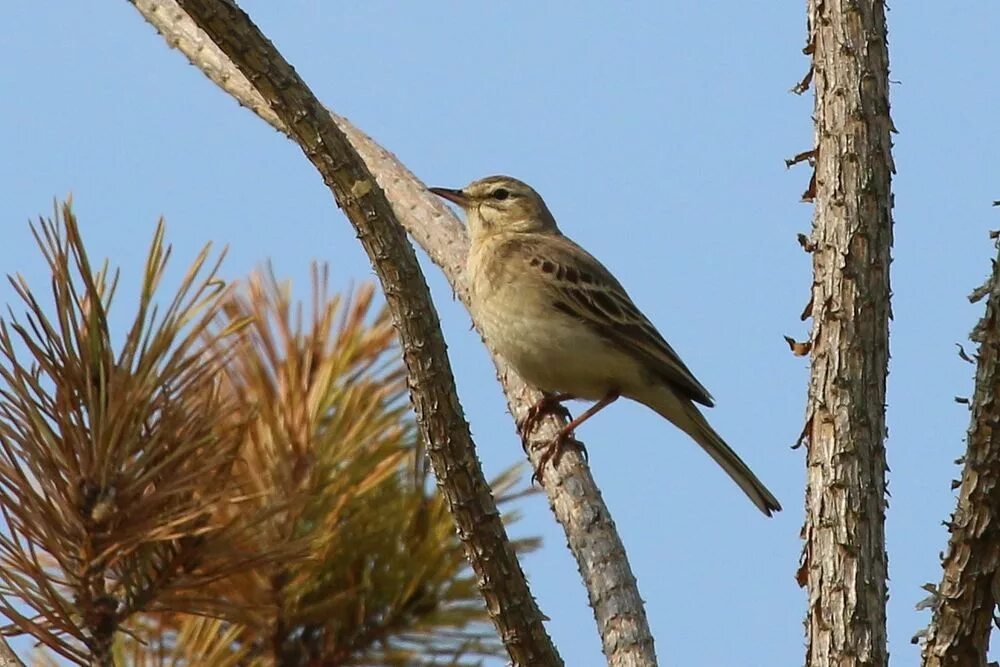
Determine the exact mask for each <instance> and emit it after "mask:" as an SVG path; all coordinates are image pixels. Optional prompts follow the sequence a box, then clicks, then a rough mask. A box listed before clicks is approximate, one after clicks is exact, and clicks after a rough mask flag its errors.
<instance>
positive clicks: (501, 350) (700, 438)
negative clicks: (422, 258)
mask: <svg viewBox="0 0 1000 667" xmlns="http://www.w3.org/2000/svg"><path fill="white" fill-rule="evenodd" d="M429 190H430V191H431V192H433V193H434V194H436V195H438V196H439V197H441V198H443V199H446V200H447V201H450V202H452V203H454V204H456V205H458V206H459V207H460V208H461V209H462V210H463V211H464V212H465V216H466V226H467V230H468V234H469V240H470V248H469V254H468V258H467V260H466V278H467V281H468V286H469V302H470V303H469V310H470V312H471V315H472V319H473V321H474V322H475V323H476V324H477V325H478V327H479V329H480V333H481V334H482V336H483V338H484V340H485V341H486V342H487V344H488V345H490V346H491V347H492V348H493V350H494V351H495V352H496V353H497V354H499V355H500V356H501V357H502V358H503V359H505V360H506V361H507V362H508V363H509V364H510V365H511V366H512V367H513V369H514V370H515V371H516V372H517V373H518V375H520V376H521V377H522V378H523V379H524V380H525V381H526V382H527V383H528V384H530V385H533V386H535V387H536V388H538V389H539V390H541V392H542V394H543V398H542V399H541V400H539V401H538V402H537V403H536V404H535V405H533V406H532V407H531V409H530V410H529V411H528V413H527V417H526V418H525V419H523V420H522V422H521V423H520V424H519V427H520V430H521V437H522V439H523V440H524V442H525V443H527V438H528V435H529V434H530V433H531V429H532V428H533V427H534V426H535V425H536V424H537V421H538V420H539V419H541V418H542V416H544V415H545V414H548V413H553V412H560V413H562V414H564V415H567V414H568V413H567V412H565V407H564V406H563V405H562V404H563V403H564V402H565V401H568V400H573V399H579V400H589V401H595V403H594V404H593V405H591V406H590V407H589V408H587V409H586V410H585V411H584V412H582V413H581V414H580V415H579V416H577V417H576V419H572V420H571V421H570V422H569V423H568V424H566V425H565V426H564V427H563V428H562V429H560V431H559V433H558V434H557V435H556V437H555V438H554V439H553V440H552V442H551V443H549V444H548V446H547V448H546V451H545V452H544V454H543V456H542V457H541V458H540V460H539V462H538V468H537V471H536V478H537V479H539V480H541V472H542V470H543V469H544V467H545V465H546V463H548V462H549V461H552V463H553V465H554V466H558V464H559V457H560V455H561V453H562V450H563V447H565V446H566V445H567V444H568V443H570V442H573V435H574V433H575V430H576V429H577V428H578V427H579V426H580V425H582V424H583V423H584V422H585V421H587V420H588V419H590V418H591V417H593V416H594V415H595V414H597V413H598V412H600V411H601V410H603V409H604V408H606V407H607V406H608V405H610V404H612V403H614V402H615V401H616V400H617V399H618V398H620V397H622V396H624V397H626V398H629V399H632V400H634V401H637V402H639V403H642V404H643V405H646V406H647V407H649V408H651V409H652V410H654V411H655V412H657V413H658V414H659V415H661V416H662V417H664V418H665V419H667V420H668V421H670V422H671V423H673V424H674V425H675V426H676V427H678V428H679V429H680V430H681V431H683V432H684V433H686V434H687V435H688V436H690V437H691V438H692V439H693V440H694V441H695V442H696V443H697V444H699V445H700V446H701V447H702V448H703V449H704V450H705V451H706V452H707V453H708V454H709V456H711V457H712V458H713V459H714V460H715V461H716V463H718V464H719V465H720V466H721V467H722V469H723V470H724V471H725V472H726V473H727V474H728V475H729V476H730V477H731V478H732V479H733V481H735V482H736V484H737V485H738V486H739V487H740V488H741V489H742V490H743V492H744V493H745V494H746V495H747V496H748V497H749V498H750V500H751V501H753V503H754V505H756V506H757V507H758V508H759V509H760V510H761V511H762V512H763V513H764V514H766V515H767V516H771V514H772V512H776V511H779V510H780V509H781V505H780V504H779V503H778V500H777V499H776V498H775V497H774V495H773V494H772V493H771V492H770V491H768V489H767V487H765V486H764V484H763V483H762V482H761V481H760V480H759V479H758V478H757V476H756V475H754V473H753V471H751V470H750V468H749V467H748V466H747V464H746V463H744V462H743V460H742V459H740V457H739V456H738V455H737V454H736V452H735V451H733V449H732V448H730V446H729V445H728V444H726V442H725V440H723V439H722V436H720V435H719V434H718V433H717V432H716V431H715V429H713V428H712V427H711V426H710V425H709V423H708V421H707V420H706V419H705V416H704V415H703V414H702V413H701V411H700V410H699V409H698V406H699V405H701V406H704V407H712V406H713V405H714V401H713V399H712V396H711V394H709V392H708V390H707V389H705V387H704V386H703V385H702V384H701V383H700V382H699V381H698V380H697V379H696V378H695V377H694V375H693V374H692V372H691V371H690V370H689V369H688V367H687V366H686V365H685V364H684V362H683V361H681V359H680V357H679V356H678V355H677V353H676V352H675V351H674V349H673V348H672V347H671V346H670V345H669V344H668V343H667V341H666V340H665V339H664V338H663V336H662V335H660V333H659V332H658V331H657V330H656V328H655V327H654V326H653V324H652V323H651V322H650V321H649V319H648V318H647V317H646V316H645V315H643V314H642V312H641V311H640V310H639V309H638V308H637V307H636V305H635V304H634V303H633V301H632V299H631V298H630V297H629V295H628V293H627V292H626V291H625V288H624V287H622V285H621V283H620V282H619V281H618V280H617V279H616V278H615V277H614V275H613V274H612V273H611V272H610V271H609V270H608V269H607V268H605V266H604V265H603V264H601V263H600V262H599V261H598V260H597V259H596V258H595V257H594V256H593V255H591V254H590V253H588V252H587V251H586V250H584V249H583V248H582V247H580V246H579V245H577V244H576V243H575V242H574V241H572V240H571V239H570V238H569V237H567V236H565V235H564V234H563V233H562V232H561V231H560V229H559V226H558V225H557V224H556V220H555V218H554V217H553V215H552V213H551V212H550V211H549V208H548V206H546V204H545V201H544V200H543V199H542V197H541V196H540V195H539V194H538V193H537V192H536V191H535V190H534V189H533V188H532V187H531V186H529V185H528V184H527V183H524V182H523V181H520V180H518V179H516V178H512V177H510V176H489V177H486V178H481V179H479V180H476V181H473V182H472V183H470V184H469V185H467V186H465V187H463V188H460V189H452V188H440V187H432V188H429Z"/></svg>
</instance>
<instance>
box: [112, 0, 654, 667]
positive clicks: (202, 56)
mask: <svg viewBox="0 0 1000 667" xmlns="http://www.w3.org/2000/svg"><path fill="white" fill-rule="evenodd" d="M131 1H132V2H133V4H134V5H135V7H136V8H137V9H138V10H139V12H140V13H141V14H142V15H143V16H144V17H145V19H146V20H147V21H148V22H149V23H150V24H152V25H153V26H154V27H155V28H156V30H157V31H158V32H160V34H162V35H163V37H164V39H166V41H167V43H168V44H170V45H171V46H173V47H175V48H177V49H178V50H180V51H181V52H182V53H184V55H185V56H187V58H188V59H189V60H190V62H191V63H192V64H194V65H195V66H196V67H198V68H199V69H200V70H201V71H202V72H203V73H204V74H205V75H206V76H208V77H209V79H211V80H212V81H213V82H215V83H216V84H217V85H219V86H220V87H221V88H222V89H223V90H225V91H226V92H228V93H229V94H230V95H232V96H233V97H234V98H236V100H237V101H238V102H239V103H240V104H241V105H243V106H246V107H247V108H249V109H251V110H252V111H253V112H254V113H256V114H257V115H258V116H260V117H261V118H262V119H263V120H264V121H265V122H267V123H268V124H270V125H271V126H272V127H274V128H275V129H276V130H278V131H280V132H282V133H284V134H286V135H288V134H289V133H288V131H287V129H286V127H285V125H284V123H283V122H282V121H281V120H280V119H279V118H278V116H277V114H275V112H274V111H273V110H272V108H271V106H270V105H269V104H268V103H267V102H266V101H265V100H264V98H263V97H262V96H261V95H260V94H259V93H258V92H257V91H256V90H255V89H254V87H253V86H252V85H251V84H250V82H249V81H248V80H247V78H246V77H245V76H244V75H243V74H242V73H241V72H240V71H239V69H237V68H236V67H235V66H234V65H233V63H232V61H230V59H229V58H228V57H227V56H226V55H225V54H224V53H223V52H222V51H221V50H220V49H219V48H218V47H217V46H216V45H215V44H214V43H213V42H212V41H211V40H210V39H208V37H207V36H206V35H205V34H204V32H202V31H201V30H200V29H199V28H198V27H197V25H196V24H195V23H194V22H193V21H192V20H191V19H190V18H189V17H188V16H187V15H186V14H185V13H184V11H183V10H182V9H181V8H180V7H179V6H178V5H177V3H176V2H175V1H174V0H131ZM329 115H330V117H331V118H332V119H333V120H334V122H336V123H337V125H338V127H340V129H341V130H342V131H343V132H344V134H345V135H346V136H347V138H348V140H349V141H350V142H351V144H352V146H353V148H354V150H355V151H357V153H358V154H359V155H360V156H361V158H362V159H363V160H364V162H365V164H366V165H367V167H368V169H369V170H370V172H371V173H372V174H373V175H374V176H375V179H376V181H377V182H378V185H379V186H380V187H381V188H382V190H383V191H384V192H385V194H386V196H387V197H388V199H389V203H390V205H391V206H392V209H393V212H394V213H395V215H396V218H397V219H398V220H399V222H400V223H401V224H402V225H403V226H404V227H405V228H406V231H407V232H409V234H410V235H411V236H412V238H413V239H414V240H415V241H416V242H417V244H419V245H420V247H421V248H422V249H423V250H424V251H425V252H427V254H428V256H430V258H431V260H432V261H433V262H434V263H435V264H437V265H438V266H439V267H440V268H441V270H442V271H443V272H444V274H445V277H446V278H447V279H448V282H449V283H450V284H451V286H452V288H453V289H454V290H455V293H456V295H457V296H458V298H459V299H461V300H462V302H463V303H466V304H467V303H468V297H467V290H466V286H465V280H464V276H463V272H464V266H465V256H466V253H467V250H468V239H467V237H466V235H465V230H464V228H463V227H462V225H461V223H460V222H459V221H458V220H457V219H456V218H455V216H454V215H453V214H452V213H451V211H450V210H449V209H448V208H447V207H446V206H444V205H443V204H442V203H441V201H440V200H439V199H438V198H436V197H434V196H433V195H431V194H430V193H428V192H427V190H426V188H425V186H424V185H423V183H422V182H420V180H419V179H417V178H416V176H414V175H413V174H412V173H411V172H410V171H409V170H408V169H407V168H406V167H405V166H403V165H402V164H401V163H400V162H399V161H398V160H397V159H396V157H395V156H394V155H392V154H391V153H390V152H388V151H387V150H385V149H384V148H382V147H381V146H379V145H378V144H377V143H375V142H374V141H373V140H372V139H371V138H370V137H368V136H367V135H365V134H364V133H363V132H361V131H360V130H358V129H357V128H356V127H354V126H353V125H352V124H351V123H350V122H348V121H347V120H346V119H344V118H341V117H340V116H337V115H336V114H334V113H332V112H329ZM293 140H294V138H293ZM493 359H494V363H495V365H496V367H497V374H498V378H499V380H500V382H501V385H502V387H503V390H504V393H505V395H506V397H507V404H508V406H509V408H510V411H511V414H512V415H513V416H514V417H515V419H520V418H522V417H523V416H524V415H525V414H526V412H527V410H528V408H529V407H530V406H531V405H533V404H534V403H535V402H536V401H537V400H538V398H539V394H538V393H537V392H536V391H535V390H533V389H531V388H530V387H528V386H526V385H525V384H524V382H523V381H522V380H521V379H520V378H519V377H518V376H517V375H516V374H515V373H514V372H513V371H512V370H510V369H509V368H508V367H507V366H506V364H505V363H504V362H503V360H502V359H500V358H499V357H497V356H496V355H494V357H493ZM564 424H565V422H564V421H562V420H560V419H558V418H556V417H547V418H546V419H545V420H544V421H543V422H542V423H541V424H540V426H539V427H538V428H537V429H536V432H535V434H534V438H533V440H534V441H535V442H548V441H549V440H550V439H551V438H552V437H553V436H554V435H555V434H556V432H557V431H558V430H559V428H561V427H562V426H563V425H564ZM528 454H529V457H530V458H531V460H532V463H533V464H535V465H537V463H538V460H537V459H538V453H537V452H536V451H535V450H534V449H532V450H530V451H529V452H528ZM545 492H546V495H547V496H548V499H549V504H550V506H551V508H552V510H553V512H554V514H555V516H556V519H557V520H558V521H559V523H560V524H561V525H562V526H563V529H564V531H565V533H566V537H567V542H568V544H569V547H570V550H571V551H572V553H573V555H574V557H575V558H576V561H577V564H578V567H579V569H580V572H581V575H582V576H583V580H584V584H585V585H586V587H587V592H588V596H589V598H590V603H591V606H592V608H593V609H594V615H595V619H596V621H597V625H598V630H599V632H600V635H601V640H602V643H603V648H604V653H605V655H606V657H607V659H608V664H609V665H615V666H622V667H625V666H649V665H655V664H656V655H655V652H654V647H653V638H652V634H651V633H650V630H649V624H648V621H647V619H646V614H645V610H644V606H643V602H642V598H641V597H640V595H639V590H638V587H637V585H636V580H635V576H634V575H633V573H632V569H631V566H630V565H629V562H628V558H627V556H626V553H625V548H624V545H623V544H622V542H621V538H620V537H619V536H618V533H617V530H616V529H615V526H614V522H613V521H612V519H611V514H610V512H609V511H608V508H607V506H606V505H605V504H604V500H603V498H602V497H601V493H600V490H599V489H598V487H597V484H596V483H595V481H594V479H593V477H592V476H591V474H590V470H589V468H588V467H587V465H586V463H585V462H584V461H583V459H582V457H580V456H579V454H578V453H576V452H575V451H568V452H567V453H566V454H565V456H564V457H563V459H562V462H561V464H560V466H559V468H558V469H550V470H547V471H546V485H545Z"/></svg>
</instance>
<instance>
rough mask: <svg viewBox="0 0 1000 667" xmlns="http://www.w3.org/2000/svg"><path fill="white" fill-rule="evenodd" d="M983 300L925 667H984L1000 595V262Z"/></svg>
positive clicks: (976, 294) (982, 291) (995, 265)
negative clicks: (952, 509) (955, 501)
mask: <svg viewBox="0 0 1000 667" xmlns="http://www.w3.org/2000/svg"><path fill="white" fill-rule="evenodd" d="M986 295H988V299H987V301H986V314H985V315H983V318H982V319H981V320H980V321H979V324H978V325H977V326H976V328H975V329H974V330H973V331H972V336H971V338H972V340H973V341H974V342H976V343H978V344H979V353H978V355H977V359H976V387H975V393H974V395H973V397H972V404H971V409H972V417H971V423H970V424H969V434H968V445H967V449H966V452H965V465H964V467H963V469H962V480H961V486H960V487H959V493H958V507H957V509H956V510H955V513H954V514H952V516H951V521H950V523H949V524H948V528H949V530H950V532H951V538H950V539H949V541H948V551H947V553H946V554H945V556H944V559H943V561H942V567H943V570H944V572H943V574H942V577H941V583H940V585H939V586H938V587H937V590H936V592H935V594H934V595H933V597H932V600H933V608H934V615H933V617H932V619H931V624H930V627H929V628H928V629H927V631H926V634H925V637H924V640H925V641H924V646H923V651H922V655H923V665H924V667H951V666H953V665H961V666H962V667H976V666H977V665H978V666H982V667H985V665H986V654H987V651H988V650H989V646H990V631H991V630H992V628H993V614H994V610H995V607H996V603H997V595H998V594H1000V580H998V577H1000V516H998V513H997V508H998V501H1000V428H998V426H1000V258H998V259H997V260H996V261H994V262H993V272H992V275H991V276H990V278H989V281H988V282H987V283H986V284H985V285H984V286H983V288H981V289H979V290H976V291H975V292H974V293H973V294H972V296H970V297H969V299H970V301H972V302H973V303H975V302H976V301H978V300H979V299H981V298H982V297H983V296H986Z"/></svg>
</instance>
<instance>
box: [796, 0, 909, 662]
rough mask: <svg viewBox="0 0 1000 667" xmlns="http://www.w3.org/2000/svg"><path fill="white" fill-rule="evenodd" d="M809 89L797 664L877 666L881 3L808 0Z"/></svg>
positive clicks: (886, 179) (885, 257)
mask: <svg viewBox="0 0 1000 667" xmlns="http://www.w3.org/2000/svg"><path fill="white" fill-rule="evenodd" d="M808 14H809V16H808V27H809V46H808V47H807V49H806V52H807V53H811V54H812V73H813V82H814V86H815V91H816V104H815V119H814V120H815V123H816V127H815V133H816V134H815V141H816V144H815V149H816V154H815V174H814V183H813V184H812V185H811V186H810V193H807V195H810V194H811V195H812V196H813V198H814V200H815V207H816V208H815V213H814V218H813V230H812V238H811V240H810V241H811V242H810V243H809V244H808V247H809V249H810V250H811V251H812V252H813V271H814V278H813V288H812V315H813V318H814V319H813V330H812V339H811V340H812V371H811V378H810V382H809V396H808V405H807V423H806V429H805V431H804V433H803V435H804V436H805V437H806V440H807V442H808V451H807V466H808V469H807V475H808V479H807V489H806V524H805V527H804V531H803V534H804V538H805V545H804V552H803V558H802V570H801V571H800V581H803V580H804V581H805V583H806V584H807V586H808V594H809V605H808V611H807V618H806V631H807V642H808V646H807V651H806V660H805V664H806V665H807V666H808V667H821V666H822V667H825V666H828V665H829V666H834V665H835V666H836V667H846V666H848V665H885V664H887V651H886V631H885V602H886V553H885V535H884V525H883V524H884V519H885V507H886V503H885V471H886V460H885V447H884V443H883V440H884V438H885V434H886V429H885V384H886V374H887V366H888V358H889V317H890V316H891V313H890V307H889V296H890V292H889V263H890V257H889V254H890V248H891V245H892V215H891V211H892V194H891V179H892V173H893V164H892V156H891V141H890V136H889V135H890V132H891V130H892V122H891V120H890V118H889V93H888V85H889V84H888V78H889V62H888V49H887V42H886V26H885V14H884V7H883V4H882V2H879V1H878V0H853V1H852V0H808Z"/></svg>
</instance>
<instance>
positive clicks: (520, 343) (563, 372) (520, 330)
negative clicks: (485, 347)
mask: <svg viewBox="0 0 1000 667" xmlns="http://www.w3.org/2000/svg"><path fill="white" fill-rule="evenodd" d="M512 301H513V303H519V305H518V307H517V308H513V309H512V308H510V307H509V305H508V306H507V307H504V308H498V307H496V301H495V300H494V299H491V298H485V299H482V300H480V304H479V305H480V307H479V308H478V312H477V313H476V314H475V315H476V319H477V322H478V323H479V326H480V328H481V329H482V333H483V335H484V336H485V338H486V340H487V341H488V342H489V343H490V344H491V345H492V346H493V348H494V350H495V351H496V352H497V353H498V354H500V356H502V357H503V358H504V359H506V360H507V361H508V362H509V363H510V364H511V365H512V366H513V367H514V370H516V371H517V373H518V375H520V376H521V377H522V378H524V380H525V381H526V382H527V383H528V384H531V385H533V386H535V387H537V388H538V389H541V390H543V391H549V392H560V393H568V394H572V395H573V396H577V397H579V398H584V399H591V400H597V399H600V398H603V397H604V396H606V395H607V394H608V393H609V392H611V391H618V392H623V391H627V390H628V389H630V388H631V386H632V385H634V384H637V383H638V382H639V381H640V378H639V374H640V372H641V369H639V367H638V365H637V364H636V362H635V361H634V360H633V359H632V358H631V357H628V356H626V355H624V354H623V353H621V352H619V351H618V350H615V349H614V348H612V347H611V346H609V345H608V344H607V343H606V342H605V341H604V340H603V339H602V338H600V337H598V336H597V335H596V334H593V333H591V332H590V331H589V330H587V329H586V328H585V326H586V325H584V324H583V323H582V322H579V321H577V320H575V319H573V318H571V317H569V316H567V315H564V314H563V313H561V312H559V311H557V310H555V309H553V308H549V307H544V306H542V305H541V304H536V303H532V301H533V300H532V299H530V298H523V295H522V298H521V299H520V301H518V300H511V299H508V298H502V301H501V303H506V304H510V303H511V302H512Z"/></svg>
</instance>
